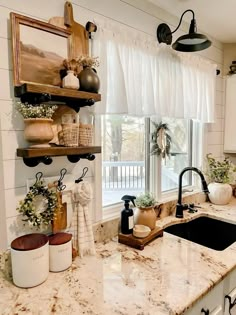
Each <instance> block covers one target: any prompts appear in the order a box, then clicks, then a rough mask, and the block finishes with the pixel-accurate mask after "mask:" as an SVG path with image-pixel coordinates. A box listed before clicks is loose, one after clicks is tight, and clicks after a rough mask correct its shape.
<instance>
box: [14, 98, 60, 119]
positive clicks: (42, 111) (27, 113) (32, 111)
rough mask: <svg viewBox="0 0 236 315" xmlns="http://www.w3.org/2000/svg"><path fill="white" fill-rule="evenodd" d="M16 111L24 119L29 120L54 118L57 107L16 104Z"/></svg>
mask: <svg viewBox="0 0 236 315" xmlns="http://www.w3.org/2000/svg"><path fill="white" fill-rule="evenodd" d="M16 109H17V110H18V112H19V113H20V114H21V115H22V116H23V117H24V119H27V118H52V115H53V114H54V112H55V110H56V109H57V105H49V104H35V105H31V104H28V103H21V102H17V103H16Z"/></svg>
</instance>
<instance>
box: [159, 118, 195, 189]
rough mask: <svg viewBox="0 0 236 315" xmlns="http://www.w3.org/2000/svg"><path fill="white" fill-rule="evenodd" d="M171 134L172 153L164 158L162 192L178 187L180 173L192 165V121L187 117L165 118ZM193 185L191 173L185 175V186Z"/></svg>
mask: <svg viewBox="0 0 236 315" xmlns="http://www.w3.org/2000/svg"><path fill="white" fill-rule="evenodd" d="M162 122H163V123H167V125H168V128H169V130H170V131H169V134H170V136H171V139H172V142H171V155H170V157H166V158H165V159H162V172H161V174H162V181H161V190H162V192H165V191H168V190H171V189H176V188H177V187H178V178H179V173H180V172H181V170H182V169H183V168H184V167H187V166H191V141H190V137H191V134H190V122H189V120H186V119H172V118H163V119H162ZM184 185H191V173H190V172H188V173H186V174H185V175H184V176H183V186H184Z"/></svg>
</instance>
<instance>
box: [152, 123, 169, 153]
mask: <svg viewBox="0 0 236 315" xmlns="http://www.w3.org/2000/svg"><path fill="white" fill-rule="evenodd" d="M152 123H153V126H154V131H153V132H152V134H151V143H152V147H151V152H150V153H151V154H153V155H158V156H159V155H161V157H162V158H163V159H164V158H165V157H166V156H168V157H169V156H170V148H171V141H172V139H171V136H170V135H169V133H168V132H169V131H170V130H169V128H168V125H167V124H166V123H162V122H160V123H159V124H158V123H155V122H154V121H152Z"/></svg>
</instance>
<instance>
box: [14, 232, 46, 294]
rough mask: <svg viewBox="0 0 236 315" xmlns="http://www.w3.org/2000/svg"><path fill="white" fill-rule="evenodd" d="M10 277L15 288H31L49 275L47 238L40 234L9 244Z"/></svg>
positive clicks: (30, 235) (27, 236) (29, 235)
mask: <svg viewBox="0 0 236 315" xmlns="http://www.w3.org/2000/svg"><path fill="white" fill-rule="evenodd" d="M11 263H12V277H13V282H14V284H15V285H16V286H18V287H21V288H31V287H35V286H37V285H39V284H41V283H43V282H44V281H45V280H46V279H47V277H48V274H49V246H48V237H47V235H45V234H41V233H32V234H27V235H23V236H20V237H18V238H16V239H15V240H14V241H12V243H11Z"/></svg>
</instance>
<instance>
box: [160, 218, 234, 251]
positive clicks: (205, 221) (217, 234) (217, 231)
mask: <svg viewBox="0 0 236 315" xmlns="http://www.w3.org/2000/svg"><path fill="white" fill-rule="evenodd" d="M164 231H165V232H167V233H170V234H173V235H176V236H179V237H182V238H184V239H186V240H189V241H191V242H194V243H197V244H200V245H203V246H206V247H208V248H211V249H215V250H224V249H225V248H227V247H228V246H230V245H231V244H233V243H234V242H235V241H236V224H232V223H227V222H224V221H220V220H216V219H212V218H209V217H199V218H196V219H194V220H192V221H189V222H186V223H179V224H174V225H171V226H168V227H166V228H165V229H164Z"/></svg>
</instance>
